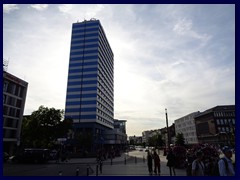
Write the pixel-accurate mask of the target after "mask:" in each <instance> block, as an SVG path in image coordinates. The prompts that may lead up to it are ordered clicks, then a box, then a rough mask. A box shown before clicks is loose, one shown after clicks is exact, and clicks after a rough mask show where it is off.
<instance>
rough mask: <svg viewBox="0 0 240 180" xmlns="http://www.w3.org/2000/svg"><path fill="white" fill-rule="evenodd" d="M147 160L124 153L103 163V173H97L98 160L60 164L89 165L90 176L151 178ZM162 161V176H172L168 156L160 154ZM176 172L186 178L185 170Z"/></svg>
mask: <svg viewBox="0 0 240 180" xmlns="http://www.w3.org/2000/svg"><path fill="white" fill-rule="evenodd" d="M145 158H146V157H145V156H141V157H140V156H139V157H136V156H134V155H133V154H132V152H129V153H124V154H122V155H121V157H116V158H114V159H112V161H111V159H107V160H105V161H103V166H102V173H100V169H98V172H97V163H96V158H74V159H70V160H69V161H68V162H60V164H63V163H66V164H88V165H89V166H90V167H91V168H90V169H91V170H90V171H91V172H90V176H149V173H148V167H147V160H146V159H145ZM160 159H161V176H170V172H169V168H168V167H167V165H166V164H167V160H166V156H163V155H162V153H160ZM50 163H56V161H50ZM175 172H176V175H177V176H186V170H185V169H175ZM153 176H155V175H153Z"/></svg>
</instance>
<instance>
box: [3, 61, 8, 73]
mask: <svg viewBox="0 0 240 180" xmlns="http://www.w3.org/2000/svg"><path fill="white" fill-rule="evenodd" d="M8 63H9V59H5V58H3V71H5V72H7V69H8Z"/></svg>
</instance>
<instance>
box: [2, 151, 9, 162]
mask: <svg viewBox="0 0 240 180" xmlns="http://www.w3.org/2000/svg"><path fill="white" fill-rule="evenodd" d="M8 159H9V154H8V153H7V152H4V153H3V161H4V162H7V161H8Z"/></svg>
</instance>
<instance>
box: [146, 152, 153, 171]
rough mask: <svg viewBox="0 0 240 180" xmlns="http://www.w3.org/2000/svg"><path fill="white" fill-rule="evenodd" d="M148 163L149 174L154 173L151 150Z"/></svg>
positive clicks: (148, 154)
mask: <svg viewBox="0 0 240 180" xmlns="http://www.w3.org/2000/svg"><path fill="white" fill-rule="evenodd" d="M147 165H148V172H149V175H152V173H153V157H152V154H151V153H150V151H149V150H148V153H147Z"/></svg>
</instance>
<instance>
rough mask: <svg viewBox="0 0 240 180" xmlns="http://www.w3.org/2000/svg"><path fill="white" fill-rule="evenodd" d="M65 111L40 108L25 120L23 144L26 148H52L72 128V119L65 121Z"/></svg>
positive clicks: (22, 136)
mask: <svg viewBox="0 0 240 180" xmlns="http://www.w3.org/2000/svg"><path fill="white" fill-rule="evenodd" d="M63 113H64V112H63V110H60V109H55V108H47V107H44V106H40V107H39V109H38V110H36V111H34V112H33V113H32V114H31V115H30V116H28V117H25V118H24V119H23V124H22V134H21V138H22V142H23V145H24V146H25V147H35V148H50V147H51V146H52V145H53V143H54V142H55V141H56V139H57V138H59V137H66V134H67V132H68V130H69V129H71V128H72V120H71V119H63Z"/></svg>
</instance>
